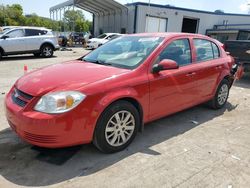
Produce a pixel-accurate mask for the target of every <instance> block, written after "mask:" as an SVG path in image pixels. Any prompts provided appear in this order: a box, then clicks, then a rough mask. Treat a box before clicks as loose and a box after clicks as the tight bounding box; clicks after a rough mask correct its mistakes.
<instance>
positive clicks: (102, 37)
mask: <svg viewBox="0 0 250 188" xmlns="http://www.w3.org/2000/svg"><path fill="white" fill-rule="evenodd" d="M106 36H107V35H106V34H101V35H99V36H98V37H97V38H98V39H104V38H105V37H106Z"/></svg>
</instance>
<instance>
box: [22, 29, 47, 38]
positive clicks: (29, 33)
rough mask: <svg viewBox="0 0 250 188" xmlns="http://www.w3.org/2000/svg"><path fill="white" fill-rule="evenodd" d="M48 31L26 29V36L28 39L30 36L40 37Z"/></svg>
mask: <svg viewBox="0 0 250 188" xmlns="http://www.w3.org/2000/svg"><path fill="white" fill-rule="evenodd" d="M46 33H47V31H45V30H38V29H25V35H26V36H27V37H29V36H39V35H45V34H46Z"/></svg>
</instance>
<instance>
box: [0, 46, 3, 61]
mask: <svg viewBox="0 0 250 188" xmlns="http://www.w3.org/2000/svg"><path fill="white" fill-rule="evenodd" d="M2 54H3V52H2V50H1V49H0V61H1V60H2V56H3V55H2Z"/></svg>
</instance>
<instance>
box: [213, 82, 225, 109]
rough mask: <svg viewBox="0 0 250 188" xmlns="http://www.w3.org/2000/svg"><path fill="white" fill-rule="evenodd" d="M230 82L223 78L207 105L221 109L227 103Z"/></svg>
mask: <svg viewBox="0 0 250 188" xmlns="http://www.w3.org/2000/svg"><path fill="white" fill-rule="evenodd" d="M229 90H230V84H229V81H228V80H226V79H223V80H222V81H221V83H220V85H219V87H218V88H217V91H216V94H215V96H214V98H213V99H212V100H211V101H210V102H209V105H210V106H211V107H212V108H213V109H221V108H223V107H224V106H225V104H226V103H227V99H228V96H229Z"/></svg>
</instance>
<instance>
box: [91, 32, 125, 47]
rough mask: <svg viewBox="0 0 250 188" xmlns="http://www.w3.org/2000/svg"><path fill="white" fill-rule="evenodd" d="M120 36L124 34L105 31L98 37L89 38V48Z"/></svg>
mask: <svg viewBox="0 0 250 188" xmlns="http://www.w3.org/2000/svg"><path fill="white" fill-rule="evenodd" d="M120 36H122V34H119V33H103V34H101V35H99V36H98V37H96V38H92V39H89V40H88V42H87V48H88V49H96V48H98V47H100V46H101V45H103V44H105V43H106V42H108V41H110V40H112V39H114V38H117V37H120Z"/></svg>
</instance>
